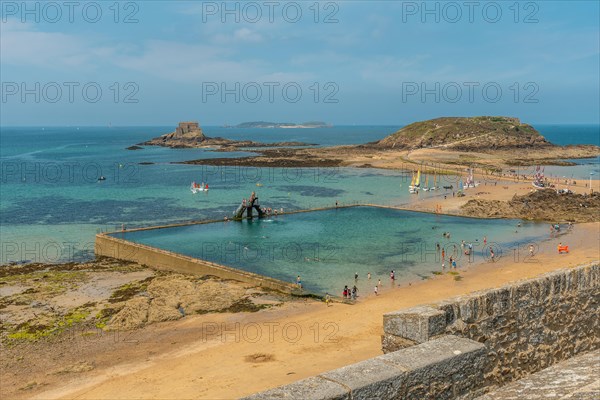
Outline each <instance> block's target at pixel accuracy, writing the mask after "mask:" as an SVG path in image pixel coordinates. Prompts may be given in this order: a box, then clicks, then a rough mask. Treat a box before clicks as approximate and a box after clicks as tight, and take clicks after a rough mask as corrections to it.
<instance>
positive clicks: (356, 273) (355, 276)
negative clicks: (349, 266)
mask: <svg viewBox="0 0 600 400" xmlns="http://www.w3.org/2000/svg"><path fill="white" fill-rule="evenodd" d="M354 280H355V281H357V280H358V272H355V273H354Z"/></svg>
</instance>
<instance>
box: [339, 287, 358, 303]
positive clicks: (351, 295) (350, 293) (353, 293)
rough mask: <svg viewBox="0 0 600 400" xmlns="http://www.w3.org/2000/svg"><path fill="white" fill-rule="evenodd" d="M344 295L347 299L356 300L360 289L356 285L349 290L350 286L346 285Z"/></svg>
mask: <svg viewBox="0 0 600 400" xmlns="http://www.w3.org/2000/svg"><path fill="white" fill-rule="evenodd" d="M342 295H343V296H344V298H345V299H349V300H356V297H357V296H358V288H357V287H356V285H354V286H353V287H352V288H349V287H348V285H346V286H344V291H343V292H342Z"/></svg>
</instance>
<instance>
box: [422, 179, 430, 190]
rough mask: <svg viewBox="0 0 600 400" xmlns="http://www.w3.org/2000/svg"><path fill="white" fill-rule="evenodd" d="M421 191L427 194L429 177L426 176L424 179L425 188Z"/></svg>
mask: <svg viewBox="0 0 600 400" xmlns="http://www.w3.org/2000/svg"><path fill="white" fill-rule="evenodd" d="M423 190H424V191H426V192H429V190H430V188H429V175H427V176H426V177H425V186H424V187H423Z"/></svg>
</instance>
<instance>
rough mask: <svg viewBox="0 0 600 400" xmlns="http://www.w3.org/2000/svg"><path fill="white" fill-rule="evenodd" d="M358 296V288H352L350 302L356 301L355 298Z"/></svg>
mask: <svg viewBox="0 0 600 400" xmlns="http://www.w3.org/2000/svg"><path fill="white" fill-rule="evenodd" d="M357 295H358V288H357V287H356V285H354V286H353V287H352V300H356V296H357Z"/></svg>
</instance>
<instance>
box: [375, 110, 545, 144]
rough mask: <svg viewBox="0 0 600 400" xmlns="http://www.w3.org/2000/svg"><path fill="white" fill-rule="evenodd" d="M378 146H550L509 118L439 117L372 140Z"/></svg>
mask: <svg viewBox="0 0 600 400" xmlns="http://www.w3.org/2000/svg"><path fill="white" fill-rule="evenodd" d="M373 145H375V146H376V147H380V148H387V149H389V148H396V149H418V148H424V147H428V148H435V147H440V148H448V149H452V150H459V151H486V150H494V149H514V148H534V147H535V148H541V147H553V146H554V145H553V144H552V143H550V142H548V141H547V140H546V139H545V138H544V137H543V136H542V135H541V134H540V133H539V132H538V131H537V130H536V129H535V128H533V127H532V126H531V125H527V124H523V123H521V121H520V120H519V119H518V118H511V117H485V116H484V117H442V118H436V119H430V120H427V121H420V122H415V123H412V124H410V125H407V126H405V127H404V128H402V129H400V130H399V131H397V132H396V133H393V134H391V135H390V136H388V137H386V138H384V139H382V140H380V141H378V142H375V143H373Z"/></svg>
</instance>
